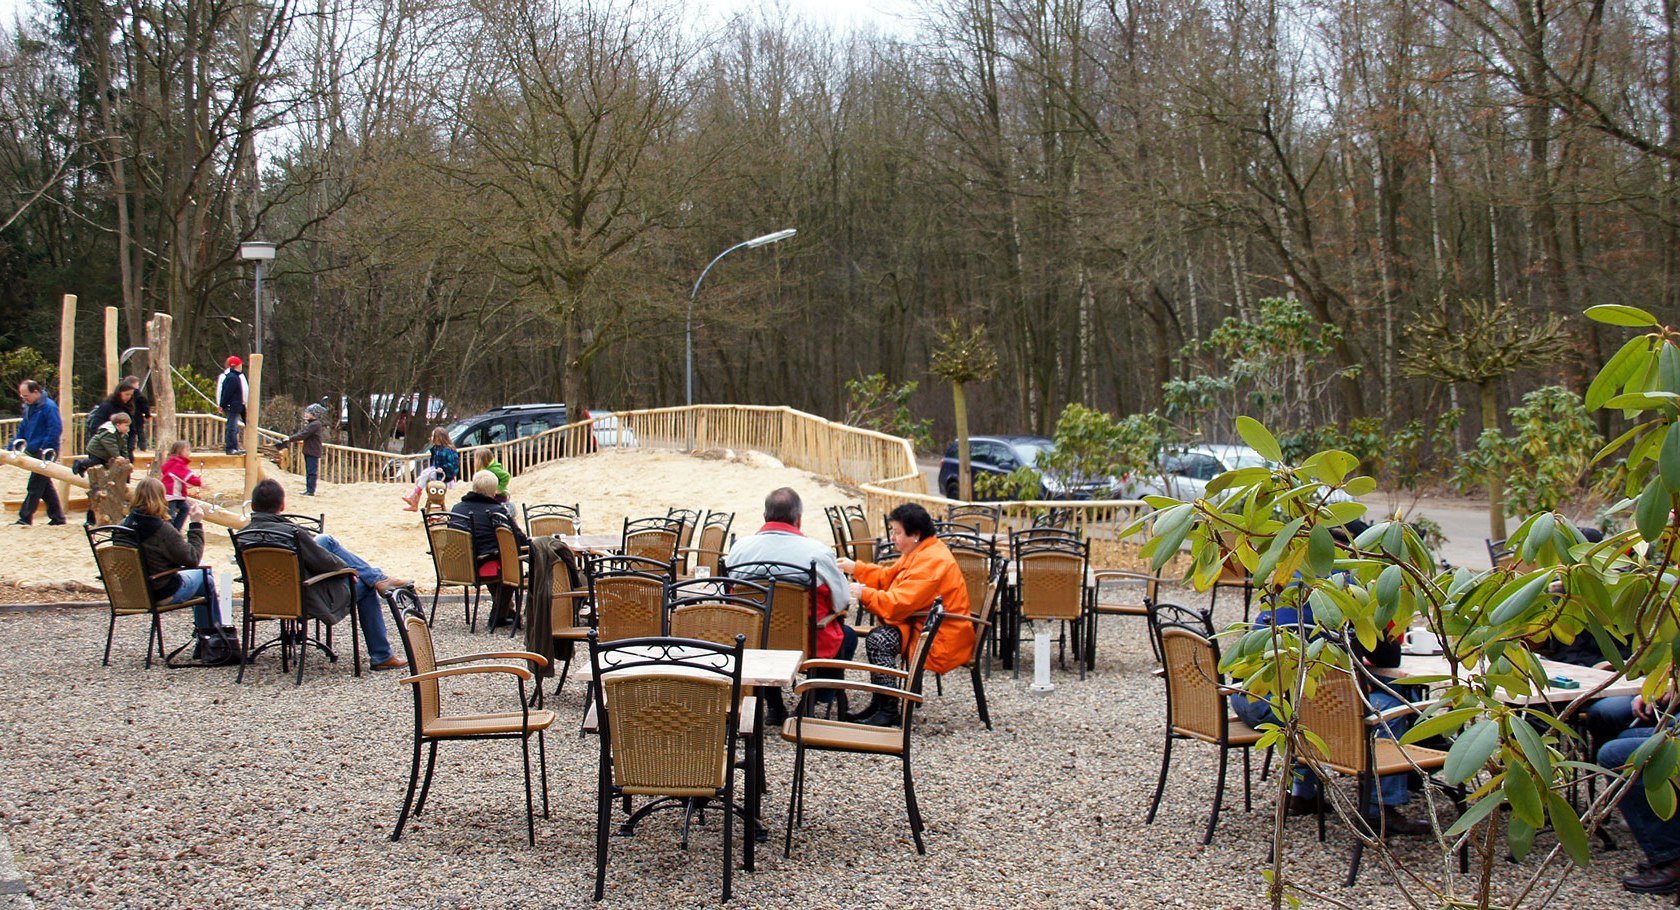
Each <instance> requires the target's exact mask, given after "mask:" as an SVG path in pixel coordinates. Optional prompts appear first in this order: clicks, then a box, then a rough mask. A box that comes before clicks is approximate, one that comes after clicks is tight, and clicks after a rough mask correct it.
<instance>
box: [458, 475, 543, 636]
mask: <svg viewBox="0 0 1680 910" xmlns="http://www.w3.org/2000/svg"><path fill="white" fill-rule="evenodd" d="M449 514H450V516H451V518H450V524H452V525H455V526H456V527H460V528H464V529H466V530H468V531H471V532H472V537H473V561H474V562H475V563H477V565H478V577H479V578H485V579H498V578H500V577H501V573H502V563H501V558H500V552H499V550H498V548H497V546H496V529H497V528H508V529H509V530H511V531H513V539H514V541H515V542H517V543H518V544H519V548H520V549H521V550H523V549H525V548H526V547H527V546H529V545H530V543H531V541H530V539H529V538H527V537H526V536H525V532H523V531H521V530H519V523H518V522H516V521H514V520H513V516H512V515H511V514H509V513H508V509H507V506H505V505H503V504H502V503H499V502H497V501H496V475H494V474H492V473H490V472H489V471H479V472H478V473H477V474H474V475H473V477H472V492H470V493H468V494H467V495H465V496H463V497H461V501H460V502H458V503H456V504H455V508H453V509H450V510H449ZM490 592H491V595H492V601H493V603H494V604H495V606H494V608H493V609H492V610H491V611H490V628H492V629H494V628H496V627H497V626H499V625H501V624H502V623H504V622H512V621H513V616H512V615H511V610H512V606H513V589H512V588H510V587H508V586H507V585H504V584H501V583H500V582H498V581H491V582H490Z"/></svg>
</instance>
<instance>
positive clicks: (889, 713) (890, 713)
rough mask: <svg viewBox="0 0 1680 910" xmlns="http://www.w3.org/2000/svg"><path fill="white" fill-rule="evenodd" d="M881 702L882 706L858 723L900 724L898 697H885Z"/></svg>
mask: <svg viewBox="0 0 1680 910" xmlns="http://www.w3.org/2000/svg"><path fill="white" fill-rule="evenodd" d="M881 702H882V704H881V706H880V707H879V708H877V709H876V710H875V711H874V713H872V714H870V715H869V716H868V717H865V718H864V719H862V720H860V721H858V723H860V724H867V725H869V726H871V727H896V726H898V699H896V698H883V699H881Z"/></svg>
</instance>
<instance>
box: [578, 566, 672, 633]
mask: <svg viewBox="0 0 1680 910" xmlns="http://www.w3.org/2000/svg"><path fill="white" fill-rule="evenodd" d="M631 558H634V557H631ZM625 561H626V558H625V557H618V558H610V557H609V558H605V559H593V560H590V562H589V572H588V575H589V603H590V604H591V605H592V607H593V611H594V612H593V613H592V615H591V617H590V625H591V626H592V627H593V628H594V629H595V630H596V631H597V632H598V633H599V637H600V639H601V641H617V640H618V639H621V638H650V637H657V636H658V635H659V634H660V633H661V632H662V631H663V629H664V619H663V617H664V608H665V586H666V585H668V584H670V583H671V582H672V581H674V580H675V578H674V576H673V575H672V574H671V572H670V571H669V566H670V564H669V563H665V564H663V568H664V569H665V571H657V572H656V571H647V570H645V569H637V568H628V567H626V566H625Z"/></svg>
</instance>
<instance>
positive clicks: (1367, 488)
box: [1342, 475, 1377, 496]
mask: <svg viewBox="0 0 1680 910" xmlns="http://www.w3.org/2000/svg"><path fill="white" fill-rule="evenodd" d="M1376 488H1377V479H1376V478H1375V477H1365V476H1363V475H1362V476H1359V477H1355V478H1353V479H1351V480H1349V481H1348V482H1347V483H1346V484H1344V485H1343V486H1342V489H1344V490H1346V491H1347V494H1348V495H1349V496H1364V495H1365V494H1366V493H1369V492H1371V491H1372V490H1375V489H1376Z"/></svg>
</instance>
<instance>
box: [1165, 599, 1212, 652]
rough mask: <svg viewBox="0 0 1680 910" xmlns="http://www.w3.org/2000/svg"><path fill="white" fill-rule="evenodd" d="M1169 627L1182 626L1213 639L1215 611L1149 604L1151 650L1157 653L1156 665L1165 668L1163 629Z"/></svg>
mask: <svg viewBox="0 0 1680 910" xmlns="http://www.w3.org/2000/svg"><path fill="white" fill-rule="evenodd" d="M1167 625H1181V626H1184V627H1185V628H1188V629H1195V630H1198V631H1199V632H1200V633H1201V634H1202V635H1203V636H1204V637H1206V638H1210V639H1211V638H1213V611H1212V610H1210V609H1205V608H1204V609H1200V610H1192V609H1191V608H1189V607H1183V606H1179V605H1178V604H1172V603H1156V602H1151V603H1150V604H1149V648H1150V650H1152V651H1154V652H1155V663H1157V664H1159V665H1161V666H1165V665H1166V661H1165V659H1164V658H1163V657H1162V656H1161V629H1162V627H1164V626H1167Z"/></svg>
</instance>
